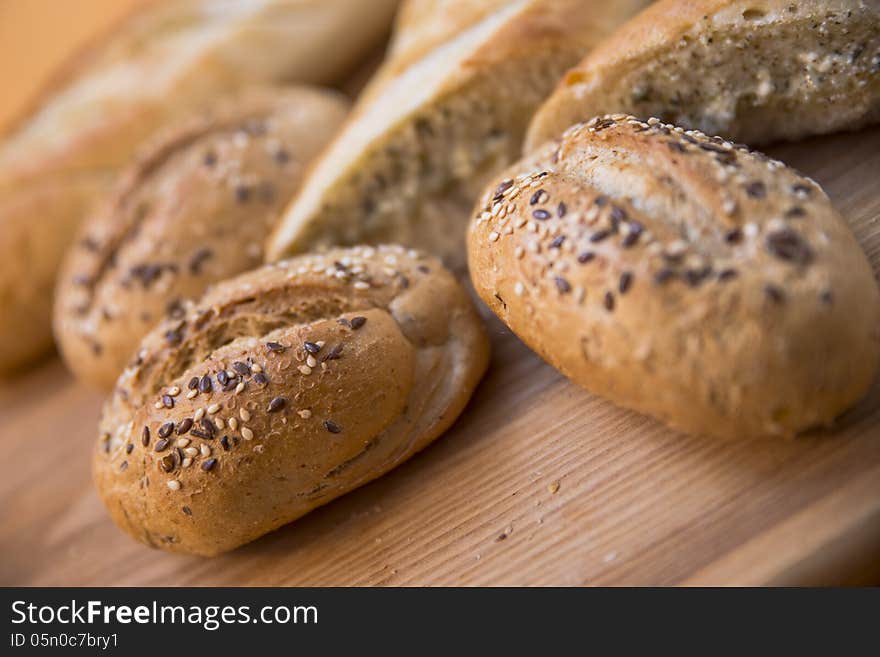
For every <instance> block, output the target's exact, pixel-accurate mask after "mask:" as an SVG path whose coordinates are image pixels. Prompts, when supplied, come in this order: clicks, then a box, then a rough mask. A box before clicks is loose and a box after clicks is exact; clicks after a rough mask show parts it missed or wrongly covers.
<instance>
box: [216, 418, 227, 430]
mask: <svg viewBox="0 0 880 657" xmlns="http://www.w3.org/2000/svg"><path fill="white" fill-rule="evenodd" d="M214 424H216V425H217V429H219V430H220V431H223V429H225V428H226V423H225V422H224V421H223V418H222V417H218V418H217V419H216V420H214Z"/></svg>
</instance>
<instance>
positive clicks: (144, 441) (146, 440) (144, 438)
mask: <svg viewBox="0 0 880 657" xmlns="http://www.w3.org/2000/svg"><path fill="white" fill-rule="evenodd" d="M149 444H150V427H148V426H146V425H144V430H143V431H142V432H141V445H143V446H144V447H146V446H147V445H149Z"/></svg>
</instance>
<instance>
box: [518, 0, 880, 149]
mask: <svg viewBox="0 0 880 657" xmlns="http://www.w3.org/2000/svg"><path fill="white" fill-rule="evenodd" d="M613 112H622V113H626V114H633V115H635V116H641V117H649V116H656V117H658V118H660V119H661V120H664V121H667V122H670V123H674V124H676V125H680V126H682V127H685V128H693V129H697V130H701V131H703V132H707V133H709V134H721V135H724V136H725V137H726V138H728V139H732V140H734V141H740V142H743V143H747V144H750V145H753V146H758V145H762V144H765V143H768V142H774V141H782V140H793V139H799V138H802V137H805V136H809V135H815V134H824V133H830V132H835V131H840V130H854V129H858V128H861V127H863V126H865V125H869V124H871V123H876V122H877V121H880V2H878V1H877V0H804V1H802V2H792V1H791V0H690V1H687V2H684V1H682V0H660V1H659V2H657V3H655V4H654V5H652V6H651V7H648V8H647V9H645V10H644V11H643V12H642V13H641V14H639V15H638V16H636V17H635V18H633V19H632V20H630V21H629V22H627V23H626V24H625V25H623V26H622V27H621V28H620V29H619V30H618V31H617V32H615V33H614V34H613V35H612V36H611V37H610V38H609V39H608V40H606V41H605V42H604V43H603V44H601V45H599V46H597V47H596V48H595V49H594V50H593V51H592V52H591V53H590V54H588V55H587V56H586V58H585V59H584V60H583V61H582V62H581V63H580V64H579V65H578V66H576V67H575V68H573V69H571V70H570V71H569V72H568V73H567V74H566V75H565V76H564V77H563V79H562V81H561V82H560V83H559V85H558V87H557V89H556V91H555V92H554V93H553V95H552V96H550V98H549V99H548V100H547V101H546V103H545V104H544V105H543V106H542V107H541V109H540V110H539V111H538V112H537V113H536V115H535V118H534V120H533V122H532V125H531V126H530V128H529V134H528V138H527V139H526V148H525V152H529V151H531V150H533V149H536V148H538V147H539V146H540V145H541V144H542V143H544V142H545V141H547V140H550V139H553V138H557V137H558V136H559V135H560V134H561V133H562V132H563V131H564V130H565V129H566V128H568V127H569V126H570V125H572V124H574V123H577V122H580V121H587V120H589V119H591V118H593V117H594V116H599V115H602V114H608V113H613Z"/></svg>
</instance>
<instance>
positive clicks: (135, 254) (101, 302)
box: [55, 87, 347, 388]
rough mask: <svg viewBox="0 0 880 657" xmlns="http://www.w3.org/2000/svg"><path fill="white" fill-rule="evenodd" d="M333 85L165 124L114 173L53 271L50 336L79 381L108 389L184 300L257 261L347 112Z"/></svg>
mask: <svg viewBox="0 0 880 657" xmlns="http://www.w3.org/2000/svg"><path fill="white" fill-rule="evenodd" d="M346 109H347V104H346V102H345V101H344V100H343V99H342V98H341V97H340V96H339V95H337V94H336V93H332V92H328V91H323V90H318V89H312V88H308V87H298V88H290V89H285V90H251V91H249V92H247V93H245V94H242V95H238V96H236V97H234V98H231V99H226V101H225V102H224V103H220V106H219V107H218V108H217V110H216V111H215V112H212V113H210V114H209V115H207V116H203V117H199V118H198V119H195V120H190V121H187V122H186V124H185V125H184V126H178V127H171V128H170V129H169V130H168V131H167V134H165V135H164V136H161V137H159V138H158V139H157V140H156V143H155V144H154V146H153V147H151V148H150V149H148V150H147V151H146V152H145V154H144V155H143V156H142V157H141V158H139V160H138V161H136V162H134V163H133V164H132V166H130V167H129V168H128V169H127V170H125V171H123V172H122V173H121V174H120V180H119V183H118V185H117V187H116V189H115V191H114V192H113V193H112V194H111V195H110V197H109V198H108V199H107V201H106V203H104V204H102V207H101V208H100V209H99V210H98V211H97V212H96V213H95V214H94V216H93V217H92V218H91V219H89V220H88V221H86V223H85V224H84V225H83V227H82V229H81V231H80V234H79V236H78V239H77V240H76V243H75V246H74V247H73V249H71V251H70V253H69V254H68V258H67V260H66V262H65V264H64V266H63V267H62V269H61V273H60V277H59V286H58V290H57V295H56V298H57V301H56V310H55V334H56V337H57V339H58V343H59V345H60V347H61V349H62V352H63V354H64V356H65V359H66V361H67V363H68V365H69V366H70V367H71V369H72V370H73V371H74V372H75V373H76V374H77V376H79V377H80V378H81V379H84V380H86V381H89V382H91V383H93V384H96V385H99V386H101V387H105V388H110V387H111V386H112V385H113V382H114V381H116V379H117V377H118V376H119V373H120V372H121V371H122V369H123V368H124V366H125V364H126V363H127V362H128V361H129V359H130V358H131V356H132V354H133V353H134V350H135V347H136V346H137V344H138V343H139V342H140V339H141V338H142V337H143V335H144V334H145V333H146V332H147V331H148V330H149V329H151V328H152V327H153V326H154V325H155V324H156V322H157V321H158V320H159V319H160V318H161V317H163V316H165V315H166V314H167V313H168V312H171V313H175V312H179V305H180V301H181V300H183V299H190V298H197V297H199V296H201V294H202V293H203V292H204V290H205V288H206V287H207V286H208V285H210V284H212V283H214V282H216V281H219V280H222V279H224V278H228V277H230V276H233V275H235V274H238V273H240V272H243V271H247V270H248V269H252V268H254V267H256V266H257V265H259V264H260V263H261V262H262V256H263V254H262V241H263V238H264V236H265V234H266V232H267V231H268V230H270V229H271V227H272V225H273V223H274V222H275V220H276V219H277V217H278V215H279V213H280V211H281V209H282V208H283V206H284V204H285V202H286V201H287V200H288V199H289V198H290V197H291V196H292V195H293V194H294V192H295V191H296V189H297V187H298V186H299V183H300V180H301V179H302V175H303V172H304V170H305V166H306V165H307V163H308V161H309V160H311V159H312V157H313V156H314V155H315V154H316V153H317V152H318V151H319V150H320V149H321V148H322V147H323V146H324V145H325V144H326V143H327V141H329V139H330V137H331V136H332V135H333V133H334V132H335V131H336V129H337V127H338V126H339V124H340V123H341V122H342V120H343V118H344V117H345V112H346Z"/></svg>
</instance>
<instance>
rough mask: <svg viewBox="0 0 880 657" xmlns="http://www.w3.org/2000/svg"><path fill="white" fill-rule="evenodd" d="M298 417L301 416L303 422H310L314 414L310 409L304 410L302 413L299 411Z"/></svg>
mask: <svg viewBox="0 0 880 657" xmlns="http://www.w3.org/2000/svg"><path fill="white" fill-rule="evenodd" d="M297 415H299V416H300V417H301V418H302V419H303V420H308V419H309V418H310V417H312V412H311V411H310V410H309V409H307V408H304V409H303V410H301V411H297Z"/></svg>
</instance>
